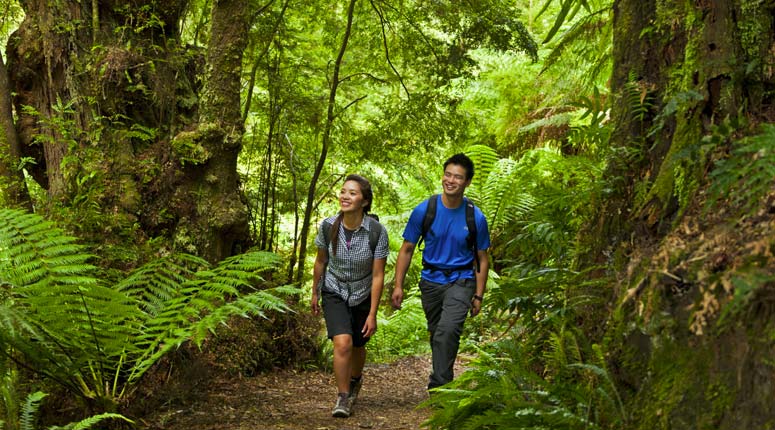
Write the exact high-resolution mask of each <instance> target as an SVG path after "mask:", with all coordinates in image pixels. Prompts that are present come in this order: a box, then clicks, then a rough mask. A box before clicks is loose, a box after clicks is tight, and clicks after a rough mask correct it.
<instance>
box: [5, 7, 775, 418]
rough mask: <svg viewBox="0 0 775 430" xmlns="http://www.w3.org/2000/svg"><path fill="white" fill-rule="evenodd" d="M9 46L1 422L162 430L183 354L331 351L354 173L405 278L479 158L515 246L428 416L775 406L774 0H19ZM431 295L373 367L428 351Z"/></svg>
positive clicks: (402, 313) (502, 258)
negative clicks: (435, 201)
mask: <svg viewBox="0 0 775 430" xmlns="http://www.w3.org/2000/svg"><path fill="white" fill-rule="evenodd" d="M0 42H2V43H1V45H0V46H2V48H0V51H2V56H1V57H0V190H1V191H2V195H1V196H0V200H2V201H1V202H0V203H1V204H0V207H1V209H0V400H2V401H0V422H2V424H0V426H2V428H3V429H7V430H16V429H35V428H63V427H64V428H89V427H94V428H142V422H143V416H144V414H145V413H147V411H148V410H149V408H153V407H154V405H158V404H162V403H163V402H164V399H156V400H155V401H156V402H157V403H153V401H154V400H152V399H150V398H149V395H148V393H151V392H154V390H161V387H162V386H163V385H164V384H165V383H166V381H167V380H168V379H169V376H170V374H171V373H173V370H172V369H175V370H174V372H179V371H180V370H179V367H178V366H177V365H176V366H172V365H171V363H178V364H179V363H183V365H184V364H185V363H186V361H185V360H183V361H180V357H181V355H186V356H192V355H198V354H199V355H208V356H210V357H216V358H215V359H214V360H212V361H213V362H214V363H215V364H217V365H218V366H220V368H221V369H222V370H223V371H226V372H233V373H236V374H240V375H243V376H245V377H249V376H250V375H255V374H258V373H261V372H265V371H269V370H271V369H272V368H274V367H276V366H292V367H298V368H300V369H303V368H327V367H329V366H330V363H328V362H327V360H330V358H329V357H330V351H329V350H328V348H330V345H329V344H328V343H327V342H325V339H324V338H323V337H321V331H320V324H321V322H320V321H319V320H318V319H316V318H313V317H312V316H311V315H310V314H309V302H308V300H309V299H308V297H309V288H310V284H311V282H310V278H311V275H312V264H311V263H312V259H313V258H314V255H315V250H314V245H313V243H312V239H313V238H314V235H315V233H316V231H317V226H318V224H319V222H320V221H321V220H322V219H323V218H324V217H326V216H330V215H332V214H333V213H334V212H335V211H336V210H337V203H336V192H337V190H338V187H340V185H341V182H342V179H343V178H344V177H345V176H346V175H347V174H349V173H359V174H362V175H364V176H366V177H367V178H369V179H370V180H371V181H372V184H373V186H374V191H375V202H374V205H373V206H374V207H373V211H374V212H376V213H377V214H378V215H379V216H380V220H381V221H382V222H383V223H384V224H385V225H386V227H387V228H388V231H389V234H390V245H391V255H390V257H389V258H388V268H387V272H386V288H385V289H386V291H387V292H389V291H390V289H391V286H392V277H393V269H392V268H393V264H394V262H395V256H396V253H397V250H398V248H399V247H400V244H401V232H402V230H403V226H404V223H405V222H406V220H407V217H408V215H409V212H410V211H411V209H412V208H413V207H414V206H415V205H416V204H417V203H419V202H420V201H422V200H423V199H425V198H427V197H428V196H429V195H431V194H432V193H435V192H438V189H439V185H440V180H441V176H442V168H441V163H442V162H443V160H444V159H445V158H446V157H448V156H449V155H451V154H453V153H456V152H465V153H466V154H468V155H469V156H470V157H471V158H472V159H473V160H474V162H475V164H476V175H475V177H474V180H473V184H472V186H471V187H470V188H469V189H468V191H467V195H468V196H469V197H470V198H471V199H472V200H473V201H474V202H475V203H476V204H477V205H478V206H479V207H480V208H481V209H482V210H483V212H484V213H485V215H486V217H487V219H488V222H489V226H490V231H491V234H492V242H493V243H492V247H491V249H490V250H489V254H490V258H491V261H492V264H491V269H490V278H489V282H488V291H487V294H486V297H485V301H484V308H483V312H482V314H481V315H479V316H478V317H476V318H474V319H470V320H469V321H468V323H467V326H466V332H465V333H464V341H463V345H462V352H463V353H464V354H466V355H467V356H469V357H472V359H471V362H470V363H469V365H468V368H467V370H466V371H465V372H464V373H462V374H459V375H457V378H456V380H455V381H454V382H453V383H452V384H450V386H449V389H446V390H443V391H441V392H439V393H438V395H436V396H434V397H433V399H432V402H433V404H434V406H435V407H434V408H433V409H432V413H431V415H430V418H429V419H428V421H427V422H426V423H424V426H426V427H427V428H430V429H471V430H473V429H529V428H536V429H539V428H540V429H644V430H646V429H649V430H651V429H769V428H775V411H774V410H773V408H772V407H771V405H772V404H773V402H774V401H775V378H774V377H773V375H774V374H775V372H774V370H775V369H773V354H774V353H775V325H773V321H775V318H773V316H775V275H773V273H775V255H774V254H775V187H774V185H775V105H773V102H774V101H775V3H773V2H772V1H768V0H718V1H705V0H697V1H678V0H512V1H507V0H477V1H450V2H443V1H416V0H403V1H397V0H345V1H319V0H305V1H298V0H260V1H256V0H248V1H245V0H212V1H211V0H133V1H115V0H91V1H80V0H79V1H74V0H0ZM416 260H418V261H416V262H413V265H412V268H411V270H410V273H409V276H410V278H411V279H410V280H408V281H407V285H412V284H416V279H417V277H418V274H419V269H420V264H419V258H417V259H416ZM408 294H409V297H408V299H407V301H406V302H405V306H403V308H402V309H401V310H393V309H391V307H390V305H389V293H388V294H386V297H385V299H384V300H383V306H382V307H381V309H380V317H379V326H380V330H379V331H378V333H377V335H376V336H375V338H374V339H373V341H372V342H371V343H370V348H371V349H370V350H371V355H370V360H371V359H374V360H377V361H382V362H390V361H391V360H395V359H396V358H398V357H402V356H406V355H422V354H426V353H427V352H428V347H427V333H426V331H425V321H424V316H423V314H422V309H421V307H420V304H419V298H418V296H417V294H418V291H417V289H416V288H415V289H412V290H410V291H409V292H408ZM245 321H249V322H250V323H249V324H245ZM225 333H228V335H227V334H225ZM176 360H178V361H176ZM159 392H162V393H163V391H159Z"/></svg>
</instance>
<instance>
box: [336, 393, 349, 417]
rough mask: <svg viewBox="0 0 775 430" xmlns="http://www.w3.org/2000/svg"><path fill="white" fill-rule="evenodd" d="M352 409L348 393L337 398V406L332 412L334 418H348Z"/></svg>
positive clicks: (340, 394)
mask: <svg viewBox="0 0 775 430" xmlns="http://www.w3.org/2000/svg"><path fill="white" fill-rule="evenodd" d="M351 408H352V402H351V401H350V396H349V395H348V394H347V393H339V394H338V395H337V396H336V405H334V410H333V411H332V412H331V415H332V416H335V417H337V418H347V417H349V416H350V409H351Z"/></svg>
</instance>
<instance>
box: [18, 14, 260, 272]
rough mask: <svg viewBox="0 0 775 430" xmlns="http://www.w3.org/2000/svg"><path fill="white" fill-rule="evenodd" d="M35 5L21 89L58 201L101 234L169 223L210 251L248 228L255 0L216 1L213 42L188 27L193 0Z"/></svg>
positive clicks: (41, 177)
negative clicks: (248, 87)
mask: <svg viewBox="0 0 775 430" xmlns="http://www.w3.org/2000/svg"><path fill="white" fill-rule="evenodd" d="M21 5H22V7H23V8H24V12H25V19H24V22H23V23H22V24H21V26H20V27H19V29H18V30H17V31H16V32H15V33H14V34H13V35H12V37H11V38H10V39H9V42H8V48H7V52H8V70H9V79H10V84H11V85H10V90H11V91H12V92H13V93H15V98H14V108H15V111H16V114H17V118H18V119H17V123H16V130H17V131H18V135H19V141H20V148H21V155H22V156H24V157H30V158H31V159H33V160H34V161H35V163H34V164H32V165H30V166H29V167H28V169H29V171H30V174H31V175H32V177H34V178H35V180H36V182H37V183H38V184H40V186H41V187H42V188H43V189H45V191H46V194H47V195H48V199H49V200H48V201H49V202H50V203H51V205H50V207H51V208H53V209H56V210H58V211H61V212H57V213H58V214H59V215H60V216H62V217H69V218H71V219H73V218H76V219H77V221H78V222H77V223H74V224H79V228H80V229H81V232H80V233H81V234H82V235H83V236H85V237H86V238H87V239H88V238H92V239H95V240H96V239H99V241H106V242H118V241H120V240H123V241H126V240H127V239H129V240H130V241H134V242H135V243H142V242H144V241H146V240H148V239H150V238H153V237H166V238H168V239H170V241H171V242H172V243H173V244H174V245H172V246H174V247H175V248H177V249H180V250H185V251H188V252H195V253H198V254H200V255H203V256H205V257H207V258H208V259H210V260H218V259H221V258H223V257H224V256H227V255H229V254H231V253H232V252H233V248H234V246H235V244H239V243H240V242H244V241H246V239H247V216H246V209H245V206H244V203H243V201H242V199H241V196H240V192H239V187H238V177H237V175H236V157H237V154H238V153H239V151H240V147H241V137H242V133H243V126H242V120H241V112H240V105H239V90H240V68H241V60H242V55H243V51H244V48H245V46H246V44H247V32H248V29H249V25H250V21H251V20H252V19H254V18H255V10H254V6H253V5H254V2H239V1H216V2H214V3H213V6H212V16H211V20H210V22H211V27H210V29H209V44H208V46H207V49H206V52H203V49H201V48H200V47H196V46H190V45H188V44H186V43H184V41H183V40H182V39H181V35H180V29H179V23H180V22H182V20H183V18H184V16H185V11H186V10H187V7H188V6H189V2H188V1H186V0H172V1H164V2H158V1H155V0H145V1H135V2H117V1H110V0H93V1H91V2H81V1H58V2H49V1H46V0H29V1H24V2H21ZM198 21H200V20H198ZM200 22H201V21H200ZM199 74H201V75H203V76H204V79H203V83H200V82H201V80H200V76H199Z"/></svg>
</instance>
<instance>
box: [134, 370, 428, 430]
mask: <svg viewBox="0 0 775 430" xmlns="http://www.w3.org/2000/svg"><path fill="white" fill-rule="evenodd" d="M429 371H430V359H429V357H404V358H402V359H399V360H398V361H396V362H393V363H390V364H367V366H366V369H365V371H364V378H365V379H364V384H363V388H362V389H361V393H360V396H359V398H358V401H357V403H356V404H355V406H354V408H353V415H352V416H351V417H350V418H346V419H343V418H333V417H332V416H331V409H332V408H333V406H334V399H335V393H336V389H335V388H334V377H333V374H332V373H330V372H324V371H317V370H308V371H301V370H277V371H274V372H271V373H265V374H260V375H257V376H254V377H226V376H219V377H214V378H213V379H212V380H210V381H209V382H208V383H207V384H206V390H205V392H203V393H201V395H200V396H197V399H196V400H194V401H192V402H191V403H189V404H187V405H185V406H184V407H170V408H169V409H168V410H160V411H158V413H157V414H156V415H155V416H153V417H148V418H146V420H143V421H144V424H145V426H146V427H147V428H149V429H165V430H210V429H213V430H214V429H218V430H229V429H234V430H236V429H251V430H252V429H286V430H348V429H384V430H398V429H418V428H420V427H421V424H422V422H423V421H425V420H426V419H427V418H428V416H429V414H430V411H429V409H428V408H427V407H419V406H418V405H420V403H422V402H423V401H424V400H426V399H427V398H428V393H427V391H426V389H425V386H426V384H427V381H428V372H429Z"/></svg>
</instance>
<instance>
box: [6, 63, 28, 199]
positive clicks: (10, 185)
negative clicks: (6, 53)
mask: <svg viewBox="0 0 775 430" xmlns="http://www.w3.org/2000/svg"><path fill="white" fill-rule="evenodd" d="M20 162H21V146H20V144H19V137H18V135H17V134H16V125H15V124H14V121H13V108H12V107H11V87H10V84H9V82H8V71H7V69H6V67H5V60H3V58H2V56H0V190H1V191H2V193H3V196H2V199H1V200H0V202H1V203H2V205H3V206H20V207H25V208H27V209H32V206H31V202H30V195H29V193H28V192H27V186H26V184H25V183H24V175H23V173H22V170H21V169H20V168H19V167H20Z"/></svg>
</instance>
